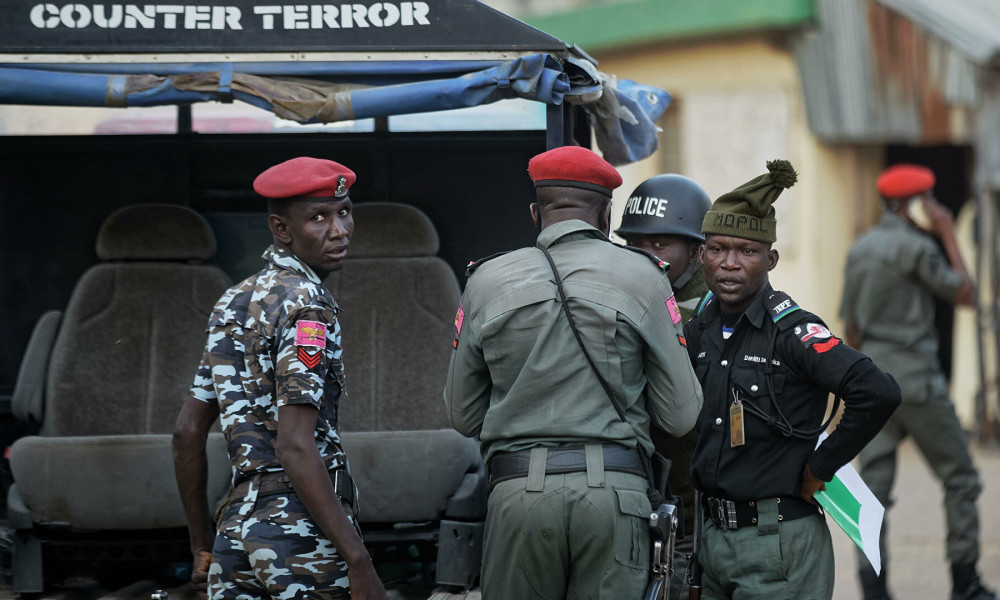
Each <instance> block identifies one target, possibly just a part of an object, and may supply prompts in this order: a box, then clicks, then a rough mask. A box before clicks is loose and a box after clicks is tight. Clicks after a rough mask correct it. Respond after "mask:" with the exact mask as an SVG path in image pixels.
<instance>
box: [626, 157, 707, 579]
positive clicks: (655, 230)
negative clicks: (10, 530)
mask: <svg viewBox="0 0 1000 600" xmlns="http://www.w3.org/2000/svg"><path fill="white" fill-rule="evenodd" d="M710 208H712V200H711V198H709V197H708V193H707V192H705V190H704V189H703V188H702V187H701V186H700V185H698V183H697V182H695V181H694V180H692V179H688V178H687V177H684V176H683V175H676V174H673V173H669V174H665V175H656V176H655V177H650V178H649V179H647V180H646V181H643V182H642V183H640V184H639V187H637V188H635V191H634V192H632V195H631V196H629V199H628V202H626V203H625V212H624V214H623V215H622V223H621V227H619V228H618V229H616V230H615V235H617V236H619V237H622V238H624V239H625V243H626V244H628V245H629V246H633V247H635V248H641V249H643V250H645V251H647V252H650V253H652V254H654V255H656V256H657V257H659V258H660V260H664V261H666V262H668V263H670V270H669V271H668V272H667V276H668V277H669V278H670V285H671V286H672V287H673V289H674V299H675V300H676V301H677V308H678V309H680V313H681V322H682V323H687V322H688V321H690V320H691V316H692V315H693V314H694V309H695V308H696V307H697V306H698V301H699V300H701V297H702V295H703V294H704V293H705V292H707V291H708V284H707V283H705V269H704V266H703V265H702V262H701V247H702V244H704V243H705V235H704V234H703V233H702V232H701V222H702V220H704V218H705V214H706V213H708V211H709V209H710ZM649 436H650V437H651V438H652V439H653V445H654V447H655V448H656V451H657V452H659V453H660V454H662V455H663V456H665V457H667V458H669V459H670V460H671V463H672V464H671V467H670V476H669V477H668V478H667V482H668V483H669V485H670V493H672V494H676V495H677V496H679V497H680V499H681V502H682V504H683V506H684V536H683V537H679V538H678V540H677V543H676V546H675V547H674V574H673V576H672V577H671V579H670V597H671V598H687V595H688V585H687V581H686V580H687V570H688V568H690V567H689V565H688V563H689V558H690V557H691V555H692V553H693V552H694V509H695V502H694V498H695V496H694V486H692V485H691V453H692V452H694V446H695V444H696V443H697V442H698V434H697V432H695V431H694V430H692V431H690V432H688V434H687V435H685V436H684V437H682V438H678V437H674V436H672V435H670V434H669V433H667V432H665V431H663V430H662V429H660V428H659V427H657V426H656V425H652V426H650V428H649Z"/></svg>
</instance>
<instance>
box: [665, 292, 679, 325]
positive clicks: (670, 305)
mask: <svg viewBox="0 0 1000 600" xmlns="http://www.w3.org/2000/svg"><path fill="white" fill-rule="evenodd" d="M665 303H666V305H667V310H668V311H670V321H671V322H672V323H673V324H674V325H676V324H678V323H680V322H681V311H680V309H679V308H677V299H676V298H674V297H673V296H670V297H669V298H667V299H666V301H665Z"/></svg>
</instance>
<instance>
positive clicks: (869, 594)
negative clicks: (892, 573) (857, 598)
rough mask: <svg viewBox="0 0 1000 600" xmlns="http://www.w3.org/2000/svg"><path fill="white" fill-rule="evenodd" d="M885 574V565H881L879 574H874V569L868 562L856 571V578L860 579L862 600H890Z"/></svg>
mask: <svg viewBox="0 0 1000 600" xmlns="http://www.w3.org/2000/svg"><path fill="white" fill-rule="evenodd" d="M886 576H887V575H886V569H885V565H882V573H881V574H880V575H876V574H875V569H873V568H872V566H871V565H869V564H866V565H865V566H863V567H861V569H860V570H859V571H858V578H859V579H860V580H861V597H862V598H864V600H892V596H890V595H889V584H888V581H887V580H886Z"/></svg>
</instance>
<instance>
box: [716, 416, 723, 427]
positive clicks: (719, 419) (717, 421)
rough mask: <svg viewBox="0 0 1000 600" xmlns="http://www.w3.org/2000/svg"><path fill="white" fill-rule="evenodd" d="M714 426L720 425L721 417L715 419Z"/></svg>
mask: <svg viewBox="0 0 1000 600" xmlns="http://www.w3.org/2000/svg"><path fill="white" fill-rule="evenodd" d="M715 424H716V425H722V417H715Z"/></svg>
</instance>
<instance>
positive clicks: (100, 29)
mask: <svg viewBox="0 0 1000 600" xmlns="http://www.w3.org/2000/svg"><path fill="white" fill-rule="evenodd" d="M196 1H197V4H109V3H106V2H105V3H99V4H92V3H88V2H72V3H51V2H37V1H36V0H8V6H7V9H6V11H5V12H6V13H7V15H8V16H7V18H6V19H3V20H2V21H0V104H21V105H49V106H107V107H129V106H157V105H179V106H184V105H190V104H193V103H197V102H212V101H215V102H224V103H228V102H233V101H234V100H239V101H241V102H245V103H247V104H250V105H253V106H257V107H259V108H263V109H265V110H269V111H272V112H273V113H274V114H276V115H277V116H279V117H282V118H284V119H289V120H292V121H296V122H299V123H330V122H335V121H345V120H353V119H363V118H380V117H388V116H390V115H397V114H412V113H422V112H429V111H440V110H449V109H457V108H465V107H470V106H477V105H480V104H488V103H491V102H496V101H498V100H502V99H507V98H524V99H528V100H533V101H537V102H541V103H544V104H546V105H548V107H549V108H548V112H547V115H548V119H547V120H548V145H549V147H555V146H559V145H564V144H567V143H572V139H571V122H572V111H571V107H573V106H579V107H581V108H582V109H583V110H584V111H586V113H587V114H588V116H589V120H590V123H591V125H592V126H593V129H594V132H595V134H596V140H597V144H598V146H599V147H600V149H601V151H602V153H603V154H604V156H605V158H606V159H607V160H608V161H609V162H611V163H613V164H625V163H629V162H634V161H637V160H640V159H642V158H645V157H647V156H649V155H650V154H652V153H653V152H654V151H655V150H656V148H657V141H656V133H657V128H656V125H655V121H656V120H657V119H658V118H659V117H660V115H662V113H663V111H664V110H666V107H667V105H668V104H669V102H670V96H669V95H668V94H667V93H666V92H664V91H663V90H661V89H659V88H655V87H652V86H644V85H640V84H637V83H635V82H631V81H628V80H622V81H616V80H615V78H614V77H613V76H608V75H605V74H603V73H601V72H600V71H598V70H597V66H596V62H595V61H594V60H593V59H592V58H590V57H589V56H587V55H586V54H585V53H584V52H582V51H581V50H579V49H577V48H575V47H569V46H568V45H567V44H566V43H564V42H562V41H560V40H558V39H556V38H554V37H552V36H550V35H548V34H546V33H543V32H541V31H538V30H537V29H534V28H532V27H530V26H528V25H526V24H524V23H522V22H520V21H517V20H516V19H513V18H511V17H509V16H507V15H504V14H503V13H500V12H498V11H496V10H494V9H492V8H490V7H487V6H485V5H483V4H480V3H479V2H476V1H475V0H426V1H423V2H418V1H406V2H401V1H396V2H362V3H349V2H339V3H329V4H325V3H316V4H303V3H302V0H254V1H253V2H243V1H241V2H236V1H235V0H228V2H227V0H196Z"/></svg>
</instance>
